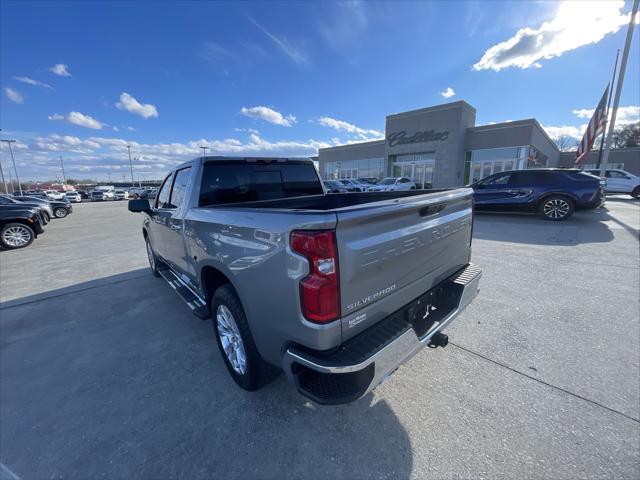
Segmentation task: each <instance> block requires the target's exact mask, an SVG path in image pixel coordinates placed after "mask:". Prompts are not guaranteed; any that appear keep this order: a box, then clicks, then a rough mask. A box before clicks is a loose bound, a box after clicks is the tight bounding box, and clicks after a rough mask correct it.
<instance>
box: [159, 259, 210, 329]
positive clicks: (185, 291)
mask: <svg viewBox="0 0 640 480" xmlns="http://www.w3.org/2000/svg"><path fill="white" fill-rule="evenodd" d="M163 267H164V268H163ZM158 271H159V272H160V275H162V278H164V279H165V280H166V281H167V283H168V284H169V285H170V286H171V288H173V289H174V290H175V292H176V293H177V294H178V296H179V297H180V298H182V300H184V303H186V304H187V306H188V307H189V308H190V309H191V312H192V313H193V314H194V315H195V316H196V317H198V318H200V319H201V320H206V319H207V318H209V317H210V312H209V307H208V306H207V302H206V301H205V300H204V299H203V298H201V297H200V295H198V294H196V293H195V292H194V291H193V290H192V289H191V288H190V287H189V286H188V285H187V284H186V283H185V282H184V281H183V280H182V279H181V278H180V277H179V276H178V275H176V274H175V273H174V272H173V270H171V269H170V268H169V267H167V266H164V265H163V266H162V267H160V268H158Z"/></svg>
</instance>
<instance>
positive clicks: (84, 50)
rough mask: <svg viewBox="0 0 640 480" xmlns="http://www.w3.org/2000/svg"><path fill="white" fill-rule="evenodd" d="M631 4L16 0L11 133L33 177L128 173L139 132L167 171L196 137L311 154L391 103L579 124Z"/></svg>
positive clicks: (213, 144)
mask: <svg viewBox="0 0 640 480" xmlns="http://www.w3.org/2000/svg"><path fill="white" fill-rule="evenodd" d="M630 7H631V5H630V2H627V3H625V2H622V1H620V2H615V1H608V2H602V3H598V2H587V3H584V4H578V3H577V2H571V3H568V4H562V3H554V2H512V3H508V2H431V3H430V2H412V3H403V2H388V3H385V2H375V3H374V2H371V3H368V2H341V3H337V2H336V3H333V2H315V3H314V2H299V3H295V2H287V3H274V2H269V3H267V2H263V3H259V2H248V3H239V2H234V3H213V2H211V3H207V2H192V3H191V2H179V3H178V2H176V3H173V2H102V3H99V2H79V3H75V2H15V1H3V2H2V3H1V4H0V13H1V20H0V22H1V23H0V32H1V33H0V67H1V68H0V84H1V87H2V99H1V103H0V107H1V110H0V124H1V128H2V138H15V139H16V140H18V142H17V143H16V144H15V147H16V148H15V154H16V160H17V162H18V164H19V169H20V170H19V171H20V173H21V177H22V178H31V179H36V178H39V179H47V178H55V176H56V175H57V174H58V173H59V171H58V160H57V159H58V157H59V156H60V155H62V156H63V158H64V159H65V169H66V171H67V175H68V176H73V177H76V178H88V177H93V178H99V179H105V178H107V176H108V175H109V174H110V175H111V176H112V178H113V179H118V180H120V179H122V175H123V174H126V175H128V173H127V172H128V158H127V150H126V145H127V144H130V145H132V154H133V155H134V156H135V157H136V158H138V159H139V160H138V161H137V162H136V165H135V167H136V172H138V173H140V174H141V175H142V176H143V178H159V177H160V176H161V174H162V173H163V172H164V171H166V170H167V169H169V168H170V167H171V166H172V165H174V164H175V163H177V162H180V161H183V160H185V159H188V158H192V157H194V156H197V155H198V154H199V153H200V150H199V149H198V147H199V146H200V145H207V146H209V147H210V150H209V152H208V153H215V154H247V155H249V154H251V155H254V154H257V155H313V154H315V152H316V151H317V148H318V147H322V146H329V145H335V144H341V143H346V142H352V141H357V140H364V139H373V138H379V137H380V135H382V134H383V131H384V118H385V115H387V114H390V113H394V112H401V111H405V110H409V109H415V108H421V107H425V106H430V105H434V104H438V103H444V102H448V101H455V100H465V101H467V102H469V103H470V104H471V105H473V106H474V107H475V108H476V109H477V112H478V115H477V123H478V124H485V123H490V122H501V121H506V120H516V119H522V118H531V117H534V118H537V119H538V120H539V121H540V122H541V123H542V124H543V125H544V126H545V128H547V131H548V132H549V133H550V134H551V135H559V134H563V133H564V134H568V135H572V136H574V137H579V136H581V134H582V129H583V127H582V126H583V125H584V124H586V123H587V122H588V119H589V112H588V110H589V109H593V108H594V107H595V105H596V104H597V102H598V100H599V98H600V96H601V94H602V91H603V90H604V87H605V86H606V83H607V82H608V81H609V78H610V76H611V70H612V66H613V61H614V58H615V52H616V49H618V48H622V47H623V44H624V36H625V34H626V23H627V22H628V15H627V14H628V12H629V10H630ZM639 43H640V42H638V31H636V34H635V36H634V45H633V48H632V50H631V55H630V60H629V64H628V67H627V68H628V70H627V76H626V79H625V86H624V90H623V94H622V100H621V103H620V105H621V106H622V107H624V109H623V110H621V112H620V114H619V118H620V119H621V120H622V121H623V122H625V121H626V122H629V121H633V120H637V118H638V116H639V115H640V113H639V111H638V105H640V88H638V87H639V85H640V81H639V80H640V79H639V72H640V61H639V57H640V53H639ZM443 94H446V96H445V95H443ZM450 94H452V95H450ZM585 110H587V111H585ZM2 162H3V165H4V166H5V172H6V171H7V168H8V163H7V162H8V155H7V151H6V147H4V146H3V148H2ZM136 175H137V174H136Z"/></svg>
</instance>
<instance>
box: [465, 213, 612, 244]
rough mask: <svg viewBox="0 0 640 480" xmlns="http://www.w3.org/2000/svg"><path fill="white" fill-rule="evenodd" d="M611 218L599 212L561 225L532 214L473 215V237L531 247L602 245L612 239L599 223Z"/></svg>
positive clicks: (577, 214)
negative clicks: (530, 245)
mask: <svg viewBox="0 0 640 480" xmlns="http://www.w3.org/2000/svg"><path fill="white" fill-rule="evenodd" d="M603 213H604V214H605V215H606V217H604V216H602V215H603ZM610 218H611V217H610V216H609V215H608V214H606V212H602V211H599V210H589V211H585V212H577V213H575V214H574V215H573V216H572V217H571V218H570V219H569V220H566V221H564V222H552V221H549V220H545V219H543V218H541V217H538V216H535V215H526V214H515V213H514V214H510V213H509V214H506V213H505V214H498V213H485V212H476V215H475V217H474V226H473V236H474V238H478V239H481V240H494V241H499V242H512V243H527V244H534V245H555V246H557V245H578V244H582V243H604V242H610V241H611V240H613V232H611V230H610V229H609V227H607V225H606V224H605V223H602V220H609V219H610Z"/></svg>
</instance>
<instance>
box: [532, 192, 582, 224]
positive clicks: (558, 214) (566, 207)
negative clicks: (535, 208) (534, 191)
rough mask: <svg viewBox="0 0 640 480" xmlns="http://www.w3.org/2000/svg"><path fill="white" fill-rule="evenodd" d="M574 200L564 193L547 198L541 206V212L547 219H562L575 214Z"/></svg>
mask: <svg viewBox="0 0 640 480" xmlns="http://www.w3.org/2000/svg"><path fill="white" fill-rule="evenodd" d="M573 211H574V206H573V200H571V199H570V198H567V197H564V196H562V195H554V196H552V197H549V198H545V199H544V200H543V201H542V206H541V207H540V213H541V214H542V216H543V217H544V218H546V219H547V220H552V221H562V220H566V219H568V218H569V217H570V216H571V215H573Z"/></svg>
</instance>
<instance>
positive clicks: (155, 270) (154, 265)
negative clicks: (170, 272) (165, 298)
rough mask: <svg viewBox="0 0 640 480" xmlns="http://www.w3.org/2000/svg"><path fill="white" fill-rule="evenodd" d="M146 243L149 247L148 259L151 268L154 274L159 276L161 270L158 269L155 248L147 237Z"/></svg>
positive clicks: (147, 247) (145, 238)
mask: <svg viewBox="0 0 640 480" xmlns="http://www.w3.org/2000/svg"><path fill="white" fill-rule="evenodd" d="M144 243H145V246H146V249H147V260H149V268H150V269H151V273H153V275H154V276H156V277H159V276H160V271H159V270H158V257H156V254H155V252H154V251H153V248H151V242H149V239H148V238H147V237H144Z"/></svg>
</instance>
